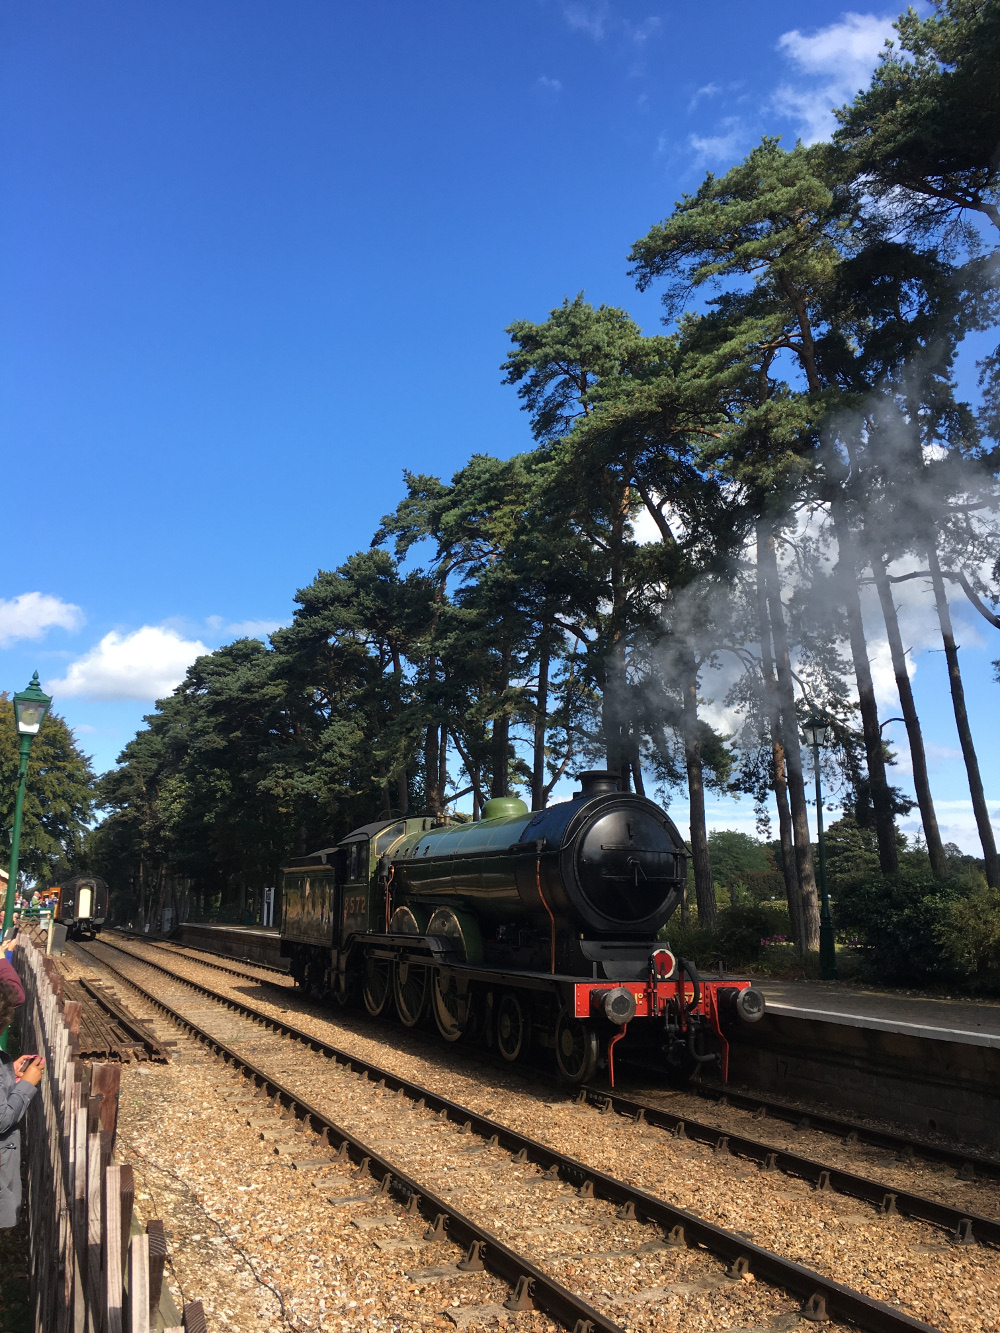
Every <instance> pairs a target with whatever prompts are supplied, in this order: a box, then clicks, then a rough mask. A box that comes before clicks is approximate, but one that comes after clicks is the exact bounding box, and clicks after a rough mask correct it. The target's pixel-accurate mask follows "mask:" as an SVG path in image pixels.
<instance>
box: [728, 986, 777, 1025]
mask: <svg viewBox="0 0 1000 1333" xmlns="http://www.w3.org/2000/svg"><path fill="white" fill-rule="evenodd" d="M719 1008H720V1009H722V1011H723V1012H724V1013H729V1014H736V1016H737V1017H738V1018H742V1020H743V1022H744V1023H758V1022H759V1021H760V1020H761V1019H762V1018H763V1017H764V1010H765V1008H766V1004H765V1000H764V995H763V992H762V991H759V990H756V989H755V988H754V987H753V986H747V987H745V989H743V990H737V989H736V987H735V986H724V987H721V988H720V990H719Z"/></svg>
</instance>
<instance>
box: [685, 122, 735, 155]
mask: <svg viewBox="0 0 1000 1333" xmlns="http://www.w3.org/2000/svg"><path fill="white" fill-rule="evenodd" d="M688 143H689V144H690V145H691V147H692V148H693V149H694V151H695V154H696V155H697V165H698V166H702V167H703V166H706V165H707V164H708V163H710V162H725V163H726V164H727V165H728V164H729V163H731V162H732V161H733V159H734V158H736V157H738V156H739V155H740V153H741V151H742V147H743V145H744V144H745V143H746V125H745V124H744V123H743V122H742V121H741V120H740V119H739V118H738V117H737V116H727V117H726V118H725V120H723V122H722V133H721V134H710V135H705V136H702V135H700V134H692V135H690V136H689V137H688Z"/></svg>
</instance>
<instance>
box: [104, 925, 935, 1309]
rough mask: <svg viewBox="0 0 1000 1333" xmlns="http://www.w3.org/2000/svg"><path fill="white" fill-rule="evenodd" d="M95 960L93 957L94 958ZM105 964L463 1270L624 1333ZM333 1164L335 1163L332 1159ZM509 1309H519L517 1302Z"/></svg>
mask: <svg viewBox="0 0 1000 1333" xmlns="http://www.w3.org/2000/svg"><path fill="white" fill-rule="evenodd" d="M110 947H111V948H115V947H116V946H115V945H111V946H110ZM87 952H88V953H89V952H90V951H89V950H88V951H87ZM121 952H122V953H126V952H127V950H124V949H123V950H121ZM91 956H92V957H93V955H91ZM131 956H132V957H133V959H135V961H136V962H139V963H145V964H146V966H149V967H156V966H158V965H157V964H155V963H148V962H147V960H145V959H140V958H136V956H135V955H134V954H133V955H131ZM99 961H101V962H102V964H103V966H105V967H107V968H109V970H110V971H112V972H114V973H115V975H116V976H119V977H121V978H122V980H124V981H125V982H127V983H128V984H129V985H130V986H132V987H134V989H135V990H137V991H138V992H139V994H140V995H142V996H143V998H144V999H145V1000H147V1001H148V1002H149V1003H150V1004H153V1005H155V1006H156V1007H157V1008H158V1009H160V1010H161V1011H162V1012H163V1013H165V1014H166V1015H167V1016H168V1017H169V1018H170V1019H172V1020H173V1022H175V1023H177V1024H178V1026H179V1027H181V1028H183V1029H184V1030H186V1031H187V1032H189V1033H190V1034H191V1035H192V1036H194V1037H196V1038H197V1039H198V1040H199V1041H200V1042H202V1043H203V1044H204V1045H206V1046H208V1047H209V1049H210V1050H211V1051H212V1052H213V1053H214V1054H216V1055H218V1056H220V1057H221V1058H222V1059H223V1060H224V1061H225V1062H226V1063H227V1064H233V1065H235V1066H237V1068H239V1069H241V1070H242V1071H243V1072H244V1073H245V1074H247V1075H249V1077H250V1078H252V1079H253V1081H254V1082H255V1083H256V1084H259V1085H260V1086H261V1087H262V1088H263V1090H264V1091H265V1092H267V1093H268V1094H269V1095H270V1096H271V1097H272V1099H274V1100H275V1101H277V1102H278V1103H279V1104H280V1105H284V1106H287V1107H288V1109H289V1110H291V1111H293V1112H294V1113H295V1116H296V1118H297V1119H301V1120H303V1121H305V1122H306V1123H307V1124H308V1125H309V1126H310V1127H311V1128H312V1129H313V1132H314V1133H317V1134H319V1135H320V1136H321V1137H322V1138H323V1140H324V1141H325V1143H326V1144H327V1145H328V1146H329V1147H331V1148H336V1149H337V1150H338V1155H339V1158H340V1160H341V1161H347V1160H350V1161H353V1162H356V1163H357V1165H358V1168H359V1170H358V1173H357V1176H356V1178H357V1179H360V1178H362V1177H364V1178H367V1177H368V1176H371V1177H372V1178H373V1179H374V1180H376V1181H378V1182H379V1183H380V1186H381V1189H380V1192H381V1193H383V1194H387V1193H389V1192H390V1191H391V1192H392V1193H394V1194H396V1195H397V1196H400V1197H402V1198H404V1199H405V1200H406V1202H407V1212H408V1213H411V1214H412V1213H414V1212H420V1213H422V1214H423V1216H424V1217H426V1218H427V1219H428V1221H430V1222H431V1223H432V1224H433V1225H432V1228H431V1231H433V1232H434V1233H436V1234H435V1236H434V1237H433V1238H434V1239H440V1240H444V1239H448V1240H450V1241H453V1242H454V1243H455V1244H457V1245H459V1246H463V1247H466V1248H467V1249H468V1256H467V1258H466V1260H465V1261H464V1262H465V1263H466V1264H467V1265H468V1268H467V1269H465V1270H464V1271H467V1272H481V1271H483V1269H484V1268H485V1269H489V1270H490V1272H493V1273H496V1274H497V1276H498V1277H501V1278H503V1279H504V1281H506V1282H508V1283H509V1284H510V1285H511V1287H513V1288H514V1291H515V1297H514V1300H517V1299H518V1297H520V1298H521V1299H522V1300H524V1298H525V1296H526V1297H527V1298H528V1299H529V1300H530V1302H531V1305H532V1306H535V1307H537V1308H538V1309H540V1310H543V1311H544V1312H545V1313H546V1314H549V1315H551V1316H552V1318H553V1319H556V1320H557V1321H558V1322H559V1323H560V1324H562V1325H564V1326H565V1327H566V1328H572V1329H573V1330H574V1333H598V1331H601V1333H624V1330H623V1329H622V1328H621V1325H619V1324H616V1323H615V1322H614V1321H613V1320H611V1319H608V1318H607V1316H606V1315H604V1314H603V1313H602V1312H601V1311H600V1310H598V1309H597V1308H596V1307H595V1306H592V1305H590V1304H589V1302H587V1301H585V1300H583V1299H582V1297H580V1296H577V1295H576V1294H575V1293H574V1292H572V1291H570V1290H569V1288H568V1287H564V1286H563V1285H562V1283H560V1282H557V1281H556V1280H555V1278H553V1277H550V1276H549V1275H548V1274H547V1273H545V1272H544V1271H543V1270H542V1269H541V1268H538V1267H537V1266H536V1265H535V1264H533V1263H532V1262H531V1260H530V1259H526V1258H525V1257H524V1256H523V1255H521V1254H518V1252H517V1251H516V1250H512V1249H511V1248H510V1246H509V1245H505V1244H504V1242H503V1241H502V1240H501V1239H500V1238H499V1237H498V1236H496V1235H494V1234H493V1232H491V1231H487V1230H486V1228H485V1227H483V1226H480V1224H479V1223H478V1222H475V1221H473V1219H472V1218H470V1217H466V1216H465V1214H464V1213H460V1212H459V1211H458V1210H457V1209H456V1208H455V1206H454V1204H452V1203H449V1202H448V1201H447V1200H445V1199H443V1198H441V1196H440V1195H438V1194H435V1193H434V1191H433V1190H430V1189H428V1188H427V1186H426V1185H424V1184H422V1183H421V1182H420V1181H418V1180H415V1179H414V1178H413V1177H412V1176H410V1175H409V1174H408V1173H407V1172H405V1171H403V1170H401V1169H400V1168H399V1167H398V1166H396V1165H395V1164H394V1163H392V1162H390V1161H389V1159H388V1158H386V1157H383V1156H382V1154H381V1153H379V1152H378V1151H376V1149H374V1148H372V1147H370V1146H369V1145H368V1144H366V1143H365V1142H364V1141H363V1140H361V1139H359V1138H357V1137H356V1136H355V1135H354V1134H351V1133H350V1131H349V1130H347V1129H344V1128H343V1126H341V1125H338V1124H337V1122H336V1121H334V1120H331V1119H330V1117H329V1116H327V1115H325V1114H324V1113H323V1112H322V1111H320V1110H319V1109H318V1108H317V1107H315V1106H312V1105H311V1104H310V1103H309V1102H307V1101H305V1100H304V1099H303V1098H302V1097H301V1096H299V1094H298V1093H296V1092H293V1091H292V1090H291V1089H290V1088H288V1087H286V1086H285V1085H284V1084H283V1083H279V1082H278V1080H277V1079H275V1078H273V1077H272V1076H271V1075H270V1074H268V1073H267V1071H266V1070H264V1069H261V1068H260V1067H259V1066H258V1065H255V1064H254V1063H253V1061H251V1060H248V1059H247V1057H246V1056H245V1055H243V1054H242V1053H241V1052H239V1051H236V1050H234V1049H233V1047H232V1046H229V1045H227V1044H226V1043H225V1042H223V1041H220V1040H219V1039H218V1037H213V1036H212V1034H211V1033H210V1032H208V1031H206V1030H205V1029H204V1028H203V1027H201V1026H200V1025H199V1024H197V1023H195V1022H194V1021H193V1020H192V1019H190V1018H186V1017H185V1016H184V1014H182V1013H180V1012H179V1011H178V1010H176V1009H174V1008H173V1006H172V1005H169V1004H167V1003H166V1001H165V1000H161V999H160V998H159V997H158V996H156V995H153V994H152V992H151V991H148V990H146V988H145V987H144V986H141V985H140V984H139V983H138V982H137V981H136V980H135V979H134V978H132V977H129V976H127V975H126V974H125V973H124V972H122V971H121V970H120V969H119V968H116V967H114V966H112V965H111V964H109V963H107V962H105V961H104V960H103V959H101V960H99ZM161 970H163V969H161ZM175 980H180V981H184V980H185V979H184V978H183V977H181V978H175ZM186 984H187V985H189V986H192V987H193V988H194V989H196V990H201V989H203V988H202V987H198V986H196V985H194V983H191V982H187V983H186ZM206 993H209V992H206ZM222 998H224V997H222ZM332 1164H333V1161H332V1160H331V1165H332ZM425 1239H428V1240H430V1239H431V1235H430V1231H428V1232H426V1233H425ZM525 1284H527V1285H525ZM510 1308H512V1309H513V1308H514V1304H513V1302H512V1303H511V1307H510ZM522 1308H523V1307H522ZM529 1308H530V1307H529ZM919 1327H921V1328H924V1327H926V1325H920V1326H919Z"/></svg>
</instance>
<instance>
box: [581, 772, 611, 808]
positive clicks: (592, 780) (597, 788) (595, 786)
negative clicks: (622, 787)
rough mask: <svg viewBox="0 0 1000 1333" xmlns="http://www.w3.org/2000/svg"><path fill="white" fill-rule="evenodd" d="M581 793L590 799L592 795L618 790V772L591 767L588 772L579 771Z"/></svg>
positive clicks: (586, 798) (601, 794)
mask: <svg viewBox="0 0 1000 1333" xmlns="http://www.w3.org/2000/svg"><path fill="white" fill-rule="evenodd" d="M576 776H577V780H578V782H579V783H580V795H581V796H582V797H583V798H584V799H585V800H588V799H589V798H590V797H591V796H603V795H605V793H606V792H609V791H617V790H618V777H619V775H618V774H617V773H612V772H611V771H610V770H609V769H607V768H591V769H589V770H588V771H587V772H586V773H578V774H577V775H576Z"/></svg>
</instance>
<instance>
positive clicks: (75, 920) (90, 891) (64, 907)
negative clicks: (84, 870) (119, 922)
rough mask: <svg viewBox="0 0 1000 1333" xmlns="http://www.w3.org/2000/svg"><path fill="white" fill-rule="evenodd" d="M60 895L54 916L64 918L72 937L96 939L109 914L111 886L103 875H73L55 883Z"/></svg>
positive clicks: (63, 920)
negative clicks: (106, 882) (59, 882)
mask: <svg viewBox="0 0 1000 1333" xmlns="http://www.w3.org/2000/svg"><path fill="white" fill-rule="evenodd" d="M53 888H54V891H55V893H56V894H57V895H58V896H57V898H56V906H55V911H54V913H53V920H54V921H58V922H60V924H62V925H64V926H65V927H66V930H67V934H68V935H69V937H70V939H82V938H84V937H87V938H90V939H93V937H94V936H95V935H96V934H97V933H98V931H99V930H100V929H101V927H102V926H103V925H104V922H105V920H106V919H107V915H108V886H107V884H105V882H104V880H103V879H101V877H100V875H73V876H71V878H70V879H67V880H64V882H63V883H62V884H60V885H54V886H53Z"/></svg>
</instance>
